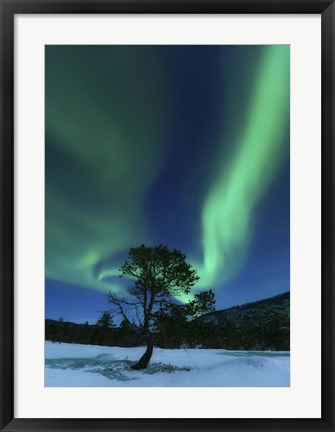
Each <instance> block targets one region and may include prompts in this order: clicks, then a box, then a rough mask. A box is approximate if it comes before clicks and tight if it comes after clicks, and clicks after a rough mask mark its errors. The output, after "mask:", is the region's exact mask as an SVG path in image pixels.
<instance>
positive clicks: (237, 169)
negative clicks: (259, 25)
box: [45, 45, 290, 300]
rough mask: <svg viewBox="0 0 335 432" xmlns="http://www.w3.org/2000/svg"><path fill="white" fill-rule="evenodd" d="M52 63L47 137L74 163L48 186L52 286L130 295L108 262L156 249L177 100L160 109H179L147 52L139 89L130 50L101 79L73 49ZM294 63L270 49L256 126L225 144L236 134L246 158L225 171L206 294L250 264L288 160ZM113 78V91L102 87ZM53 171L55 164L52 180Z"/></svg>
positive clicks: (209, 248)
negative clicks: (155, 206)
mask: <svg viewBox="0 0 335 432" xmlns="http://www.w3.org/2000/svg"><path fill="white" fill-rule="evenodd" d="M63 49H64V48H63ZM85 49H86V50H88V47H85ZM87 52H88V64H90V63H89V59H90V57H94V58H96V57H99V55H101V56H102V57H103V58H104V59H105V52H104V53H103V54H102V53H101V54H99V51H98V48H97V47H95V48H94V47H92V51H90V50H88V51H85V53H87ZM46 54H47V56H48V58H49V61H48V62H47V63H46V64H47V70H46V73H47V77H49V78H48V79H47V80H46V131H47V134H46V139H47V142H48V145H50V146H51V147H50V148H52V151H53V152H55V154H56V157H57V154H58V153H59V154H61V156H62V160H63V159H64V158H66V160H67V161H68V165H69V166H68V167H66V166H65V167H64V169H63V170H62V172H57V175H56V176H55V175H54V176H52V179H51V178H49V176H48V175H47V177H46V203H45V208H46V277H48V278H51V279H56V280H62V281H63V282H66V283H70V284H75V285H80V286H83V287H87V288H91V289H97V290H101V291H103V292H106V291H109V290H110V289H114V290H119V289H120V286H119V285H118V284H117V282H115V283H111V281H110V279H109V278H108V277H109V276H116V275H117V274H118V273H117V268H118V266H119V263H115V264H114V265H112V264H111V262H110V260H109V259H108V258H109V257H111V256H115V255H117V254H118V253H120V252H124V251H125V250H127V249H129V247H131V246H134V245H136V244H140V243H143V242H145V243H148V242H149V241H150V226H147V225H146V223H145V217H144V212H145V209H144V205H143V202H144V201H145V196H146V194H147V193H148V190H149V188H150V186H151V185H152V183H153V182H154V181H155V178H156V177H157V176H158V174H159V170H160V168H161V167H162V166H163V164H164V152H165V150H164V144H163V142H164V124H166V123H168V122H169V119H170V118H171V116H172V114H171V112H172V107H171V106H170V105H169V102H166V103H165V104H161V103H160V101H161V100H166V101H168V100H169V98H168V94H169V88H168V85H167V84H166V83H167V82H168V77H167V76H166V74H167V72H166V71H165V69H164V65H162V64H160V62H159V61H157V62H155V60H154V59H153V57H152V56H150V55H148V56H147V57H146V58H143V55H145V51H143V52H141V56H142V57H141V62H143V64H147V65H149V67H148V66H147V67H145V68H143V69H141V67H137V69H136V79H137V81H136V85H135V84H134V87H133V88H129V83H132V82H133V81H132V79H131V74H132V68H133V64H132V62H131V61H130V60H129V59H130V58H131V56H130V55H128V54H129V53H128V51H127V47H120V48H119V50H117V51H115V49H114V51H112V50H111V56H113V62H111V64H110V65H109V64H108V62H107V64H106V61H105V60H102V59H101V61H104V63H103V64H104V65H105V66H106V67H104V68H100V69H99V70H92V69H90V68H89V66H88V67H82V66H81V62H82V55H81V56H79V55H78V58H73V52H72V51H69V53H68V55H69V56H71V61H72V63H71V64H75V63H76V62H77V64H76V67H74V68H73V69H72V68H71V67H70V66H69V65H68V63H66V59H65V60H64V54H63V51H62V49H59V50H57V47H54V48H52V47H48V50H47V51H46ZM115 57H116V59H115ZM141 62H139V63H138V64H141ZM115 65H118V66H117V67H116V66H115ZM289 65H290V54H289V47H288V46H274V45H273V46H267V47H264V48H263V55H262V62H261V65H260V68H259V72H258V74H257V77H256V82H255V85H254V88H253V90H252V92H251V94H250V96H249V99H250V100H249V101H247V100H246V112H247V114H246V116H245V119H246V121H245V124H244V125H242V126H241V124H240V123H239V131H240V132H239V136H238V135H236V131H235V132H234V131H232V129H234V130H236V124H237V121H236V122H233V121H232V122H230V127H228V128H226V129H225V131H224V132H223V133H222V136H221V139H220V142H221V143H222V144H221V146H220V147H221V148H223V147H224V145H225V143H226V142H227V140H229V139H231V137H232V136H233V135H234V136H235V137H236V138H235V139H236V142H234V148H235V149H236V150H235V154H234V155H233V156H232V157H231V158H230V159H229V161H225V165H224V166H222V165H221V166H220V167H218V168H217V170H216V174H215V176H214V179H213V182H212V184H211V186H210V187H209V191H208V193H207V196H206V197H205V200H204V203H203V211H202V221H201V222H202V233H201V236H200V237H202V240H201V239H200V240H199V243H201V242H202V246H203V262H202V263H199V262H197V261H196V260H194V259H191V261H192V262H193V263H194V265H195V267H196V268H197V269H198V271H199V274H200V282H199V285H198V287H197V288H203V287H206V288H209V287H211V286H212V285H213V284H215V283H216V282H218V281H219V282H220V284H221V285H220V286H221V287H223V285H224V282H225V281H226V280H227V279H229V278H230V277H232V276H233V275H234V273H235V272H236V271H237V270H238V268H239V267H240V266H241V265H242V263H243V259H244V257H245V254H246V252H247V249H248V244H249V242H250V239H251V234H252V226H253V223H252V221H253V215H254V212H255V211H256V209H257V203H258V202H259V201H260V199H261V197H262V196H263V195H264V194H265V193H266V191H267V190H268V189H269V186H270V184H271V182H272V180H273V179H274V177H275V174H276V172H277V170H278V169H279V167H280V166H281V164H282V162H283V160H284V157H287V147H286V148H285V145H283V140H284V138H285V135H286V134H287V130H288V127H289ZM77 70H81V71H82V73H81V75H80V76H78V73H77ZM148 71H151V75H152V76H151V77H149V79H148V76H147V73H148ZM107 77H110V79H109V80H108V82H109V84H108V88H107V89H106V87H105V86H104V85H102V84H101V85H99V82H104V83H105V82H106V79H107ZM113 77H115V80H114V79H113ZM120 77H126V79H124V80H123V79H122V78H121V79H120ZM91 82H94V83H95V85H94V87H92V88H90V83H91ZM122 83H126V84H124V86H123V84H122ZM84 88H88V90H87V93H89V94H87V93H86V92H84V91H83V89H84ZM106 94H114V95H115V99H111V98H108V97H105V96H104V95H106ZM88 97H89V100H90V103H88ZM94 99H96V101H97V103H95V104H94V103H92V100H93V101H94ZM116 101H117V103H116ZM120 101H123V103H120ZM143 101H144V102H145V103H143ZM170 104H172V102H170ZM144 106H145V107H146V108H145V109H143V107H144ZM125 119H126V120H125ZM223 121H224V120H223ZM225 121H227V120H226V119H225ZM230 129H231V130H230ZM134 142H136V143H137V144H138V145H136V146H134V145H133V143H134ZM50 143H51V144H50ZM54 143H57V145H56V144H54ZM204 145H205V143H204ZM215 156H216V157H215V159H216V160H220V154H218V155H215ZM52 157H54V154H52ZM213 163H214V162H213ZM51 165H52V161H51ZM49 169H50V170H52V166H51V167H48V164H47V174H49ZM129 173H131V176H130V175H129ZM50 177H51V176H50ZM133 179H138V181H133ZM116 191H117V192H116ZM115 202H117V204H118V205H117V211H116V210H115V205H112V203H115ZM83 233H85V234H84V235H83ZM143 239H145V241H143ZM104 261H105V264H102V265H99V266H98V264H99V263H100V264H101V263H103V262H104ZM115 280H116V281H117V279H115ZM185 299H186V298H185V297H184V298H182V300H185Z"/></svg>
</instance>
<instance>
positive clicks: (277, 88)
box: [197, 46, 290, 287]
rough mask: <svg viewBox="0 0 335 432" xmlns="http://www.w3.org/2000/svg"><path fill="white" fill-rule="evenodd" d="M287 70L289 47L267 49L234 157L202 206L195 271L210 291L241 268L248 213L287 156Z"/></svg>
mask: <svg viewBox="0 0 335 432" xmlns="http://www.w3.org/2000/svg"><path fill="white" fill-rule="evenodd" d="M289 66H290V57H289V47H287V46H268V47H266V49H265V53H264V58H263V62H262V65H261V70H260V72H259V74H258V77H257V83H256V85H255V88H254V92H253V96H252V98H251V102H250V105H249V110H248V112H249V114H248V118H247V122H246V125H245V127H243V128H242V129H241V136H240V137H239V142H238V146H237V150H236V154H235V155H234V156H233V159H232V160H231V161H230V162H229V164H228V166H227V167H226V169H222V168H221V170H220V171H219V172H218V173H217V178H216V181H215V182H214V184H213V186H212V187H211V188H210V190H209V193H208V196H207V198H206V200H205V202H204V207H203V213H202V227H203V253H204V262H203V265H201V266H199V265H198V266H197V267H198V271H199V273H200V284H199V285H200V286H204V287H206V286H212V285H213V284H214V283H215V282H217V279H218V277H220V281H221V282H224V280H227V279H228V278H230V277H231V276H232V275H233V274H234V273H235V272H236V271H237V269H238V268H239V266H240V265H241V263H242V261H243V257H244V255H245V252H246V250H247V247H248V243H249V241H250V238H251V230H252V216H253V212H254V211H255V209H256V205H257V203H258V202H259V200H260V198H261V197H262V195H263V194H264V193H265V192H266V191H267V189H268V188H269V186H270V183H271V181H272V180H273V178H274V177H275V174H276V173H277V170H278V168H279V167H280V165H281V163H282V161H283V158H284V157H285V156H286V148H285V145H283V139H284V138H285V135H286V133H287V128H288V125H289V97H290V96H289V94H290V89H289V82H290V81H289V70H290V67H289ZM225 142H226V137H225V136H223V137H222V143H225ZM223 269H224V271H223Z"/></svg>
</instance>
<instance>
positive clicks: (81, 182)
mask: <svg viewBox="0 0 335 432" xmlns="http://www.w3.org/2000/svg"><path fill="white" fill-rule="evenodd" d="M45 386H46V387H289V386H290V47H289V45H46V46H45Z"/></svg>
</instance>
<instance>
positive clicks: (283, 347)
mask: <svg viewBox="0 0 335 432" xmlns="http://www.w3.org/2000/svg"><path fill="white" fill-rule="evenodd" d="M104 319H105V321H104ZM45 338H46V340H50V341H54V342H67V343H79V344H90V345H106V346H121V347H132V346H142V345H144V343H143V338H142V337H141V329H140V328H138V327H136V325H134V324H131V323H130V322H129V321H126V320H124V321H123V322H122V323H121V325H120V326H119V327H116V326H115V325H114V324H113V322H112V321H111V322H109V321H108V317H107V320H106V316H105V317H104V315H103V316H102V318H100V319H99V320H98V321H97V324H95V325H89V324H88V323H85V324H75V323H71V322H65V321H64V320H63V319H60V320H59V321H53V320H46V321H45ZM153 343H154V345H155V346H158V347H161V348H169V349H175V348H183V347H185V348H224V349H232V350H278V351H287V350H289V349H290V322H289V293H285V294H283V295H280V296H276V297H273V298H271V299H267V300H263V301H260V302H255V303H251V304H248V305H244V306H239V307H234V308H231V309H229V310H228V309H227V310H225V311H217V312H212V313H210V314H205V315H203V317H201V318H198V319H195V320H191V321H187V322H185V319H184V317H183V316H182V315H180V316H178V314H177V313H174V314H173V315H169V314H162V315H160V316H158V319H157V320H156V321H155V329H154V331H153Z"/></svg>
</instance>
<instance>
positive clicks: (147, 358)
mask: <svg viewBox="0 0 335 432" xmlns="http://www.w3.org/2000/svg"><path fill="white" fill-rule="evenodd" d="M153 350H154V346H153V344H152V342H148V345H147V349H146V351H145V353H144V354H143V355H142V357H141V358H140V359H139V361H138V362H137V363H136V364H135V365H134V366H132V368H133V369H136V370H137V369H145V368H146V367H147V366H148V363H149V361H150V359H151V356H152V352H153Z"/></svg>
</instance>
